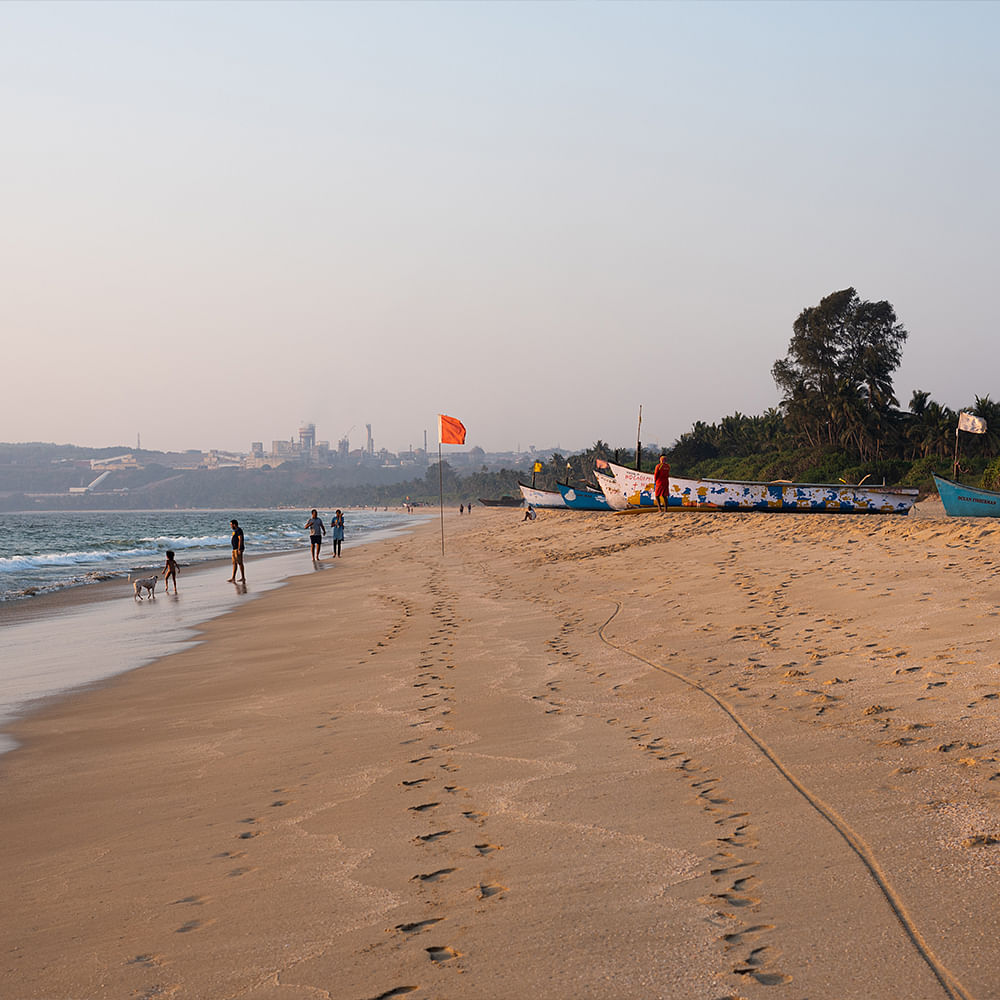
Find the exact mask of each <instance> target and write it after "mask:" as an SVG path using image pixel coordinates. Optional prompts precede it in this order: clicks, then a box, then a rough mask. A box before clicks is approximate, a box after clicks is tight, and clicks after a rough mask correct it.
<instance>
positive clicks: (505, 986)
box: [0, 508, 1000, 1000]
mask: <svg viewBox="0 0 1000 1000" xmlns="http://www.w3.org/2000/svg"><path fill="white" fill-rule="evenodd" d="M920 514H921V515H922V516H915V517H904V518H898V517H879V516H858V517H847V516H838V515H822V516H809V515H799V516H793V515H766V514H719V515H713V514H707V513H700V514H699V513H691V512H683V513H673V512H672V513H671V514H670V515H666V516H661V515H659V514H656V513H654V512H651V513H649V514H645V515H641V516H629V517H618V516H614V515H604V514H582V513H581V514H578V513H568V512H547V511H540V512H539V517H538V520H537V521H535V522H530V523H522V522H521V521H520V517H521V514H520V513H519V512H518V511H502V510H496V511H490V510H485V509H482V508H478V509H476V511H475V513H474V514H473V515H472V516H467V517H458V516H457V515H454V514H451V513H449V515H448V540H447V552H446V554H445V556H444V557H442V556H441V553H440V537H439V534H438V526H437V524H436V522H429V523H425V524H424V525H421V526H420V527H418V528H417V530H416V531H415V532H414V533H413V534H412V535H410V536H406V537H403V538H396V539H391V540H387V541H384V542H381V543H378V544H373V545H369V546H366V547H364V548H363V549H358V550H355V551H353V552H351V554H350V556H351V558H347V557H346V556H345V558H344V559H342V560H339V561H338V565H337V567H336V570H337V572H335V573H317V574H314V575H311V576H306V577H301V578H297V579H295V580H293V581H291V583H290V584H289V585H288V586H287V587H285V588H283V589H281V590H279V591H275V592H272V593H270V594H266V595H264V596H263V597H261V598H260V599H259V600H257V601H255V602H253V603H252V604H248V605H245V606H243V607H240V608H238V609H237V610H235V611H234V612H233V613H232V614H229V615H227V616H226V617H224V618H221V619H218V620H216V621H213V622H210V623H208V624H207V625H206V626H205V627H204V630H203V635H204V640H205V641H204V642H202V643H201V644H200V645H198V646H197V647H195V648H193V649H188V650H185V651H183V652H180V653H177V654H176V655H173V656H169V657H166V658H164V659H162V660H160V661H158V662H156V663H155V664H152V665H151V666H149V667H146V668H144V669H142V670H138V671H134V672H132V673H130V674H127V675H125V676H123V677H120V678H117V679H116V680H114V681H113V682H111V683H109V684H108V685H106V686H105V687H103V688H101V689H99V690H96V691H91V692H86V693H83V694H80V695H78V696H75V697H73V698H71V699H68V700H66V701H64V702H62V703H60V704H57V705H53V706H51V707H50V708H48V709H47V710H46V711H45V712H44V713H42V714H39V715H35V716H32V717H31V718H29V719H27V720H24V721H22V722H21V723H20V724H19V725H18V726H17V730H16V735H17V736H18V738H19V739H20V740H21V741H22V742H23V744H24V745H23V746H22V748H20V749H19V750H17V751H15V752H13V753H10V754H6V755H5V756H4V757H3V758H0V792H2V794H3V798H4V803H5V808H4V810H3V813H2V815H0V843H3V844H4V852H3V859H2V861H0V877H2V879H3V884H4V885H5V886H6V887H7V893H6V896H7V904H6V905H5V906H4V907H3V908H2V909H0V930H2V934H0V937H2V940H3V941H4V942H5V944H4V961H3V964H2V966H0V995H3V996H5V997H7V996H9V997H13V998H19V1000H20V998H23V1000H41V998H47V1000H52V998H70V997H87V998H103V997H108V998H112V997H114V998H119V997H149V998H152V997H167V996H169V997H198V998H209V997H211V998H215V997H220V998H222V997H234V998H235V997H240V998H249V1000H279V998H291V1000H306V998H310V1000H312V998H315V997H334V998H338V1000H341V998H342V1000H355V998H356V1000H375V998H383V1000H384V998H388V997H402V996H407V997H410V998H412V1000H432V998H446V997H454V998H459V997H461V998H508V997H510V998H515V997H517V998H520V997H524V996H529V995H534V996H539V997H552V998H563V997H565V998H569V997H574V998H575V997H595V998H608V1000H617V998H622V1000H625V998H628V1000H635V998H654V997H670V998H675V997H676V998H693V1000H701V998H705V1000H722V998H741V997H742V998H747V1000H756V998H759V997H775V998H786V997H787V998H792V997H795V998H800V1000H801V998H804V997H809V998H811V1000H818V998H829V1000H841V998H865V1000H871V998H894V997H906V998H908V1000H922V998H939V997H953V998H972V997H976V998H982V1000H985V998H987V997H995V996H997V995H1000V972H998V971H997V970H998V969H1000V961H998V959H1000V954H998V952H1000V944H998V940H1000V938H998V934H997V930H998V928H997V926H996V925H997V915H996V907H995V897H996V888H997V874H998V864H1000V803H998V799H997V789H998V784H1000V767H998V764H1000V756H998V754H1000V739H998V733H997V721H998V714H1000V663H998V658H997V655H996V646H995V635H996V626H997V618H998V613H997V608H996V598H995V591H996V586H995V583H994V582H993V575H994V572H995V569H996V558H997V556H996V549H997V544H998V542H1000V525H995V524H991V523H989V522H979V521H960V520H954V519H945V518H941V517H939V516H934V511H933V510H931V511H930V513H929V514H928V512H927V510H921V511H920Z"/></svg>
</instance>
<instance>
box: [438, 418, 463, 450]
mask: <svg viewBox="0 0 1000 1000" xmlns="http://www.w3.org/2000/svg"><path fill="white" fill-rule="evenodd" d="M438 441H440V442H441V444H465V424H463V423H462V421H461V420H456V419H455V417H446V416H445V415H444V414H443V413H439V414H438Z"/></svg>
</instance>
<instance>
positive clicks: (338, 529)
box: [330, 510, 344, 559]
mask: <svg viewBox="0 0 1000 1000" xmlns="http://www.w3.org/2000/svg"><path fill="white" fill-rule="evenodd" d="M330 538H331V539H332V540H333V558H334V559H336V558H337V557H338V556H339V555H340V545H341V542H343V540H344V512H343V511H342V510H338V511H337V513H336V514H334V515H333V520H332V521H331V522H330Z"/></svg>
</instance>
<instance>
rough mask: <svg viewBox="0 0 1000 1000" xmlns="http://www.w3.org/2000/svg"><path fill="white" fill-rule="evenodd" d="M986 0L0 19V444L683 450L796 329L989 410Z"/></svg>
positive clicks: (147, 10) (993, 121) (239, 6)
mask: <svg viewBox="0 0 1000 1000" xmlns="http://www.w3.org/2000/svg"><path fill="white" fill-rule="evenodd" d="M998 42H1000V4H997V3H964V2H948V3H933V2H927V3H908V2H898V3H852V2H840V0H838V2H835V3H823V2H810V3H757V2H739V3H726V2H717V3H683V2H676V3H648V2H644V3H632V2H628V0H619V2H607V3H588V2H580V3H567V2H559V3H549V2H522V3H508V2H503V3H475V2H468V3H463V2H446V3H421V2H405V3H395V2H391V0H383V2H368V3H353V2H338V3H322V2H307V3H299V2H295V0H291V2H281V3H270V2H266V0H259V2H253V3H249V2H247V3H244V2H228V3H215V2H211V0H202V2H199V3H180V2H177V3H157V2H147V3H128V4H125V3H90V2H86V0H77V2H73V3H46V2H40V0H32V2H30V3H21V2H17V0H13V2H12V0H7V2H5V3H3V4H0V130H2V131H0V135H2V143H3V148H4V154H3V155H2V156H0V334H2V353H0V357H2V358H3V370H4V378H3V392H2V394H0V440H3V441H53V442H58V443H76V444H81V445H87V446H94V447H96V446H101V445H111V444H127V445H130V446H131V445H132V444H134V443H135V441H136V439H137V435H141V442H142V446H143V447H144V448H151V449H162V450H183V449H190V448H201V449H208V448H220V449H228V450H236V451H246V450H248V449H249V447H250V442H251V441H263V442H265V444H269V443H270V442H271V441H272V440H274V439H280V438H284V439H288V438H291V437H295V436H297V431H298V427H299V426H300V424H301V423H302V422H313V423H315V425H316V433H317V437H318V438H319V439H321V440H330V441H331V442H334V443H335V442H336V441H337V440H339V439H340V438H341V437H342V436H344V435H345V434H347V435H348V436H349V438H350V440H351V444H352V447H359V446H361V445H362V444H363V443H364V440H365V426H364V425H365V424H371V425H372V433H373V437H374V441H375V446H376V448H382V447H384V448H388V449H389V450H391V451H398V450H403V449H407V448H409V447H410V446H411V445H412V446H414V447H420V446H422V444H423V435H424V432H425V431H426V432H427V439H428V443H429V446H430V447H431V448H432V449H433V448H434V447H435V445H436V426H437V424H436V417H437V414H438V413H446V414H449V415H452V416H455V417H458V418H459V419H461V420H462V421H463V422H464V423H465V425H466V427H467V429H468V438H467V444H468V445H469V446H476V445H478V446H479V447H482V448H484V449H485V450H486V451H507V450H514V449H527V448H528V447H529V446H535V447H537V448H548V447H554V446H557V445H558V446H559V447H561V448H562V449H563V450H566V451H569V450H578V449H583V448H586V447H588V446H589V445H591V444H592V443H593V442H594V441H596V440H598V439H601V440H603V441H605V442H607V443H609V444H610V445H612V446H628V445H629V444H632V443H634V441H635V438H636V417H637V412H638V408H639V406H640V405H642V408H643V411H642V412H643V426H642V437H643V441H645V442H650V443H652V442H659V443H662V444H669V443H671V442H672V441H673V440H675V439H676V438H677V437H678V436H679V435H680V434H682V433H684V432H685V431H687V430H688V429H689V428H690V426H691V425H692V424H693V423H694V422H695V421H697V420H704V421H706V422H713V421H717V420H719V419H721V418H722V417H723V416H725V415H727V414H731V413H734V412H737V411H738V412H741V413H749V414H753V413H761V412H763V411H764V410H765V409H767V408H768V407H771V406H775V405H777V404H778V402H779V401H780V397H779V394H778V392H777V389H776V387H775V385H774V382H773V380H772V378H771V374H770V373H771V367H772V365H773V363H774V361H775V360H776V359H778V358H779V357H783V356H784V355H785V353H786V351H787V348H788V342H789V339H790V337H791V334H792V324H793V323H794V321H795V318H796V317H797V316H798V314H799V313H800V312H801V311H802V310H803V309H804V308H806V307H808V306H812V305H815V304H817V303H818V302H819V300H820V299H821V298H822V297H823V296H825V295H827V294H829V293H830V292H832V291H835V290H837V289H841V288H846V287H848V286H853V287H854V288H856V289H857V292H858V294H859V295H860V296H861V298H863V299H870V300H882V299H886V300H888V301H889V302H891V303H892V305H893V306H894V308H895V310H896V313H897V316H898V319H899V321H900V322H901V323H903V325H904V326H905V327H906V329H907V330H908V331H909V340H908V342H907V344H906V346H905V348H904V352H903V363H902V365H901V367H900V368H899V370H898V371H897V373H896V377H895V385H896V394H897V396H898V397H899V399H900V402H901V403H902V405H903V406H905V405H906V404H907V403H908V402H909V399H910V396H911V394H912V392H913V390H915V389H923V390H927V391H929V392H930V393H931V395H932V397H933V398H934V399H936V400H938V401H939V402H941V403H944V404H947V405H949V406H952V407H955V408H957V407H961V406H964V405H967V404H969V403H971V402H972V401H973V400H974V398H975V396H977V395H979V396H984V395H992V397H993V398H994V399H997V398H1000V372H998V370H997V365H996V362H997V360H998V356H1000V346H998V345H1000V337H998V334H997V317H996V310H995V308H994V302H993V300H994V298H995V294H994V289H995V287H996V285H997V280H996V277H995V272H996V270H997V262H998V253H997V242H998V234H1000V210H998V204H1000V200H998V197H997V187H998V176H1000V171H998V167H997V165H998V160H1000V155H998V154H1000V148H998V147H1000V142H998V130H1000V114H998V97H1000V60H998V59H997V58H996V51H997V46H998Z"/></svg>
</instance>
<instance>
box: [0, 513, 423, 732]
mask: <svg viewBox="0 0 1000 1000" xmlns="http://www.w3.org/2000/svg"><path fill="white" fill-rule="evenodd" d="M321 516H323V515H322V513H321ZM233 517H235V518H236V519H237V520H238V521H239V523H240V527H241V528H243V531H244V535H245V539H246V571H247V585H246V586H245V587H242V586H238V585H233V584H230V583H228V575H229V573H230V572H231V566H230V563H229V556H230V553H231V551H232V549H231V543H230V538H231V532H230V528H229V521H230V519H231V518H233ZM308 517H309V513H308V512H307V511H301V510H247V511H230V510H227V511H204V510H202V511H113V512H96V511H95V512H79V513H65V512H54V511H45V512H37V513H34V512H32V513H23V514H5V513H0V595H2V600H3V601H4V602H6V608H7V609H8V610H16V611H18V612H26V611H30V610H31V606H32V604H33V603H34V602H35V601H36V600H37V595H39V594H44V593H50V592H55V591H59V590H63V591H66V593H65V594H64V598H69V600H66V599H64V600H62V601H60V602H59V605H58V607H55V608H52V607H51V606H46V608H45V609H43V610H42V611H41V612H40V613H39V614H38V615H32V614H26V613H18V614H16V615H8V616H7V620H6V621H5V622H4V623H3V624H2V625H0V752H3V751H4V750H9V749H11V747H12V746H13V745H14V744H13V742H12V741H11V740H10V739H9V738H8V737H5V736H4V735H3V734H2V729H3V726H4V724H5V723H7V722H9V721H10V720H11V719H13V718H16V717H17V716H19V715H23V714H24V713H25V712H28V711H30V710H31V709H32V707H33V706H34V705H36V704H38V703H39V701H40V700H42V699H45V698H50V697H52V696H55V695H59V694H63V693H65V692H67V691H69V690H72V689H74V688H78V687H82V686H85V685H88V684H93V683H96V682H99V681H102V680H105V679H106V678H108V677H111V676H114V675H116V674H120V673H124V672H125V671H127V670H133V669H135V668H136V667H141V666H143V665H145V664H147V663H150V662H152V661H153V660H155V659H158V658H159V657H161V656H164V655H166V654H167V653H171V652H175V651H177V650H179V649H183V648H185V647H186V646H189V645H191V644H192V643H194V642H196V641H197V626H198V625H200V624H201V623H203V622H205V621H208V620H209V619H210V618H214V617H216V616H217V615H220V614H225V613H226V612H227V611H231V610H233V608H235V607H237V606H239V605H240V604H241V603H243V602H245V601H247V600H252V599H253V598H254V597H256V596H257V595H259V594H262V593H264V592H266V591H268V590H271V589H274V588H275V587H278V586H281V584H282V583H283V581H285V580H286V579H288V578H289V577H291V576H295V575H298V574H301V573H313V572H334V573H335V572H337V571H338V569H339V567H340V566H342V565H343V563H344V562H345V561H346V560H347V559H349V558H350V550H351V548H352V547H354V546H356V545H358V544H361V543H364V542H366V541H376V540H378V539H381V538H385V537H387V536H389V535H392V534H395V533H396V532H399V531H401V530H405V529H406V527H407V526H408V525H411V524H412V523H413V521H414V520H416V518H414V517H413V516H412V515H408V514H404V513H400V512H394V511H372V510H350V511H346V512H345V516H344V521H345V529H344V546H343V558H342V559H338V560H332V559H329V558H328V556H329V555H330V554H331V553H332V546H329V545H327V546H325V547H324V552H323V558H322V559H321V560H320V561H319V562H317V563H314V562H312V560H311V559H310V558H309V552H308V545H309V539H308V536H307V533H306V531H305V529H304V527H303V525H304V524H305V522H306V520H307V519H308ZM324 520H325V521H328V520H329V516H328V515H327V517H325V518H324ZM167 549H172V550H173V551H174V552H175V553H176V559H177V562H178V564H179V566H180V573H179V577H178V591H179V593H178V594H177V595H176V596H175V595H174V594H173V593H172V592H171V593H170V594H169V595H168V594H166V593H165V592H164V591H163V590H162V589H161V587H162V581H161V584H160V585H158V586H157V596H156V598H155V600H148V599H147V600H144V601H136V600H135V599H134V594H133V590H132V588H131V586H130V585H129V583H128V581H127V579H126V578H127V576H128V574H129V573H130V572H131V573H135V572H139V573H142V575H144V576H151V575H153V573H154V572H155V573H157V574H159V572H160V570H161V569H162V566H163V563H164V561H165V556H164V553H165V552H166V550H167ZM261 555H268V556H270V558H259V556H261ZM219 558H223V559H225V560H226V562H225V564H224V565H222V566H220V565H219V564H218V563H213V564H212V565H211V566H209V565H207V562H208V561H209V560H217V559H219ZM115 579H120V581H121V591H120V593H119V592H118V590H117V589H114V588H111V593H110V595H109V599H108V600H99V601H87V602H80V603H75V602H74V601H73V600H72V594H73V591H72V590H71V589H68V588H77V589H78V590H79V589H83V588H85V587H86V586H87V584H89V583H95V582H99V581H107V580H112V581H113V580H115Z"/></svg>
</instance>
